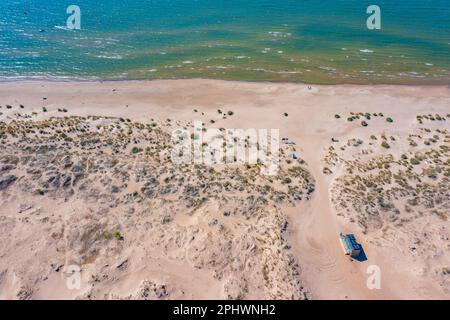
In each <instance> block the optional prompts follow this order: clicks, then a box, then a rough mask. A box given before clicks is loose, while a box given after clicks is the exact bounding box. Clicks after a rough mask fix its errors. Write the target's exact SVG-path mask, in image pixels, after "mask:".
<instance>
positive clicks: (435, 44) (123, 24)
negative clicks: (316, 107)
mask: <svg viewBox="0 0 450 320" xmlns="http://www.w3.org/2000/svg"><path fill="white" fill-rule="evenodd" d="M71 4H75V5H78V6H79V7H80V9H81V30H68V29H67V28H66V20H67V17H68V16H69V15H68V14H67V13H66V8H67V7H68V6H69V5H71ZM371 4H376V5H378V6H380V8H381V19H382V26H381V30H368V29H367V27H366V19H367V17H368V16H369V15H368V14H366V8H367V7H368V6H369V5H371ZM22 78H39V79H41V78H45V79H87V80H94V79H101V80H120V79H157V78H219V79H233V80H266V81H299V82H309V83H423V84H426V83H445V84H449V83H450V0H428V1H427V0H420V1H419V0H389V1H377V0H371V1H365V0H342V1H340V0H320V1H317V0H315V1H306V0H305V1H302V0H271V1H268V0H239V1H237V0H158V1H154V0H127V1H125V0H1V1H0V79H3V80H4V79H22Z"/></svg>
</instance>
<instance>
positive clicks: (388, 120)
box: [386, 117, 394, 123]
mask: <svg viewBox="0 0 450 320" xmlns="http://www.w3.org/2000/svg"><path fill="white" fill-rule="evenodd" d="M386 121H387V122H389V123H392V122H394V120H392V118H391V117H388V118H386Z"/></svg>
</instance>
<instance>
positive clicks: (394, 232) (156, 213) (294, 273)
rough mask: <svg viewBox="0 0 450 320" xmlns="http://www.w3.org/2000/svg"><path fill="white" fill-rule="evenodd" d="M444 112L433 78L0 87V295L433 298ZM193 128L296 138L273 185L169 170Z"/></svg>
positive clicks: (439, 253)
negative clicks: (361, 257) (377, 281)
mask: <svg viewBox="0 0 450 320" xmlns="http://www.w3.org/2000/svg"><path fill="white" fill-rule="evenodd" d="M449 105H450V91H449V89H448V87H445V86H428V87H425V86H424V87H419V86H416V87H413V86H312V87H309V86H307V85H302V84H273V83H246V82H226V81H211V80H176V81H148V82H147V81H142V82H103V83H90V82H84V83H83V82H80V83H73V82H67V83H57V82H55V83H52V82H15V83H0V106H1V108H0V121H1V122H0V136H1V141H2V150H0V203H1V206H0V230H1V232H0V242H1V243H2V245H1V246H0V298H2V299H48V298H60V299H64V298H67V299H176V298H179V299H222V298H227V299H263V298H266V299H304V298H308V299H310V298H312V299H329V298H332V299H386V298H392V299H402V298H412V299H421V298H437V299H448V298H449V297H450V282H449V278H448V276H449V273H450V271H449V267H450V257H449V253H448V252H450V250H448V249H449V244H450V242H449V238H450V230H449V227H448V220H447V219H448V214H449V212H450V210H449V208H450V203H449V202H450V201H449V199H450V194H449V191H448V190H449V188H448V186H449V176H448V174H449V170H450V169H449V154H448V151H449V147H450V143H449V142H450V138H449V132H448V131H449V129H450V128H449V121H450V118H449V117H450V115H449V114H448V112H449V110H448V106H449ZM218 110H220V111H221V113H219V112H218ZM194 121H201V122H203V123H204V126H205V127H211V128H225V129H228V128H243V129H248V128H257V129H258V128H265V129H271V128H275V129H280V136H281V137H288V138H289V140H290V141H294V142H295V144H282V145H281V162H280V171H279V172H278V173H277V174H276V175H275V176H273V177H270V176H264V175H262V174H261V172H260V170H259V169H260V167H261V166H260V165H259V164H256V165H245V164H242V165H236V164H232V165H215V166H208V165H194V164H189V165H181V166H180V165H176V164H174V163H172V162H171V160H170V157H169V154H170V149H171V147H172V145H171V140H170V133H171V132H172V130H174V129H176V128H186V129H188V130H192V125H193V123H194ZM332 138H333V140H332ZM293 151H295V152H296V153H297V155H298V159H294V160H292V159H291V158H290V154H291V153H292V152H293ZM341 231H342V232H351V233H354V234H355V235H356V236H357V238H358V240H359V241H360V242H361V244H362V245H363V247H364V251H365V253H366V255H367V260H365V261H361V262H359V261H355V260H352V259H350V258H349V257H348V256H345V255H344V254H343V251H342V249H341V246H340V244H339V239H338V234H339V232H341ZM72 265H76V266H80V269H81V279H82V281H81V283H82V285H81V288H80V289H75V290H69V289H68V288H67V285H66V284H67V279H68V278H69V277H70V276H71V274H68V272H70V270H69V271H68V270H67V268H68V267H69V266H72ZM371 265H376V266H379V268H380V270H381V288H380V289H373V290H371V289H369V288H368V287H367V285H366V282H367V279H368V276H369V275H368V274H367V273H366V271H367V268H368V267H369V266H371Z"/></svg>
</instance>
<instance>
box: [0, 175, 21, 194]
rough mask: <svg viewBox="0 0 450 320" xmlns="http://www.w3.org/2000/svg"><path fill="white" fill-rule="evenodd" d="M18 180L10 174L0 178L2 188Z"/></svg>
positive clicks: (0, 187)
mask: <svg viewBox="0 0 450 320" xmlns="http://www.w3.org/2000/svg"><path fill="white" fill-rule="evenodd" d="M16 180H17V177H16V176H13V175H9V176H6V177H4V178H0V190H3V189H6V188H8V187H9V186H10V185H12V184H13V183H14V182H15V181H16Z"/></svg>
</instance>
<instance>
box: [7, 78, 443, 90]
mask: <svg viewBox="0 0 450 320" xmlns="http://www.w3.org/2000/svg"><path fill="white" fill-rule="evenodd" d="M158 81H224V82H238V83H255V84H258V83H261V84H280V85H283V84H285V85H289V84H295V85H307V86H308V85H309V86H376V87H378V86H399V87H404V86H406V87H449V88H450V80H448V81H444V82H441V81H436V82H430V83H421V82H417V83H377V82H372V83H346V82H342V83H316V82H301V81H271V80H229V79H220V78H154V79H152V78H150V79H107V80H99V79H76V78H73V79H72V78H70V79H64V78H20V79H8V78H3V79H2V78H0V84H3V83H36V82H43V83H120V82H124V83H127V82H130V83H135V82H137V83H139V82H142V83H145V82H158Z"/></svg>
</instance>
